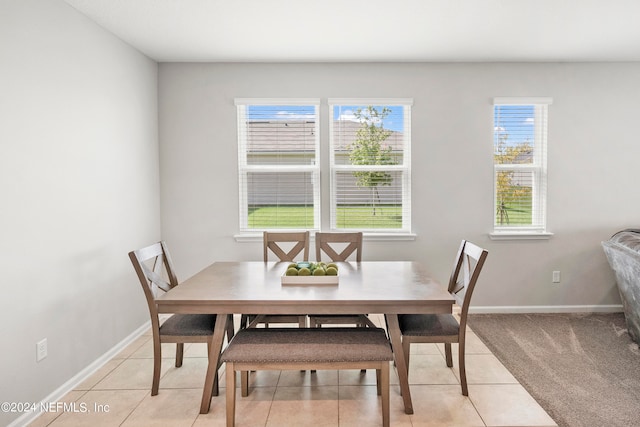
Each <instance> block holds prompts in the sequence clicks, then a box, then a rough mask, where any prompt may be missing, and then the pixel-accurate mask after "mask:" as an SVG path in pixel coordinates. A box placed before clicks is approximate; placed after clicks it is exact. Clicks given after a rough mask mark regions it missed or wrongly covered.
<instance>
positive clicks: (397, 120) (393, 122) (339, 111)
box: [333, 105, 404, 132]
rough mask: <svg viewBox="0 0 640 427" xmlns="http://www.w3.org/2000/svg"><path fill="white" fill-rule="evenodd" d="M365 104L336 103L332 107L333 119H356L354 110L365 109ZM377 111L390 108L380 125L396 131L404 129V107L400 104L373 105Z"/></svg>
mask: <svg viewBox="0 0 640 427" xmlns="http://www.w3.org/2000/svg"><path fill="white" fill-rule="evenodd" d="M366 107H367V106H366V105H336V106H334V107H333V120H347V121H354V122H355V121H357V119H356V116H355V112H356V111H357V110H358V108H361V109H365V108H366ZM373 107H374V108H375V109H377V110H378V111H382V109H383V108H385V107H386V108H388V109H390V110H391V112H390V113H389V115H388V116H387V117H386V118H385V119H384V120H383V122H382V126H383V127H384V128H385V129H389V130H392V131H396V132H402V131H403V130H404V108H403V107H402V106H401V105H374V106H373Z"/></svg>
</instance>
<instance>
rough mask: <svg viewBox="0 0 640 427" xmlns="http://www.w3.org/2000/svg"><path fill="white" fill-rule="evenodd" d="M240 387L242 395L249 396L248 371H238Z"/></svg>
mask: <svg viewBox="0 0 640 427" xmlns="http://www.w3.org/2000/svg"><path fill="white" fill-rule="evenodd" d="M227 369H229V368H228V367H227ZM240 388H241V391H242V393H241V394H242V397H247V396H249V371H240Z"/></svg>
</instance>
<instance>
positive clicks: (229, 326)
mask: <svg viewBox="0 0 640 427" xmlns="http://www.w3.org/2000/svg"><path fill="white" fill-rule="evenodd" d="M234 335H235V325H234V324H233V314H228V315H227V343H228V342H230V341H231V338H233V336H234Z"/></svg>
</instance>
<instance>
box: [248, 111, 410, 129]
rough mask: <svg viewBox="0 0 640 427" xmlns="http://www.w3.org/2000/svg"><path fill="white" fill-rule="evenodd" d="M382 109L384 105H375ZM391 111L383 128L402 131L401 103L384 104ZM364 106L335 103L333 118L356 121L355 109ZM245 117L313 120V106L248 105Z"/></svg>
mask: <svg viewBox="0 0 640 427" xmlns="http://www.w3.org/2000/svg"><path fill="white" fill-rule="evenodd" d="M375 107H376V108H377V109H378V110H382V108H384V107H385V106H381V105H378V106H375ZM386 107H387V108H389V109H390V110H391V113H390V114H389V115H388V116H387V117H386V118H385V119H384V121H383V126H384V128H385V129H389V130H393V131H396V132H402V131H403V129H404V109H403V107H402V106H401V105H388V106H386ZM358 108H366V106H363V105H337V106H334V108H333V120H347V121H357V119H356V117H355V114H354V113H355V111H357V109H358ZM247 118H248V119H249V120H250V121H261V120H262V121H267V120H268V121H273V120H313V119H314V118H315V108H314V106H313V105H308V106H307V105H248V106H247Z"/></svg>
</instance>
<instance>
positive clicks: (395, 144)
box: [247, 120, 404, 152]
mask: <svg viewBox="0 0 640 427" xmlns="http://www.w3.org/2000/svg"><path fill="white" fill-rule="evenodd" d="M360 127H361V124H360V123H358V122H353V121H347V120H336V121H334V122H333V132H334V141H337V142H338V143H339V144H340V145H339V146H337V147H336V150H338V151H347V150H348V146H349V145H351V144H352V143H353V142H355V140H356V135H357V131H358V129H360ZM315 130H316V127H315V122H314V121H312V120H271V121H250V122H247V135H248V138H247V139H248V144H249V146H248V147H247V150H248V151H249V152H275V151H279V152H282V151H290V152H301V151H313V150H315V146H314V143H315ZM338 135H340V136H341V138H338ZM403 139H404V135H403V134H402V133H401V132H395V131H391V135H390V136H389V138H387V140H386V141H385V145H389V146H391V148H392V150H394V151H400V150H402V144H403Z"/></svg>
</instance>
